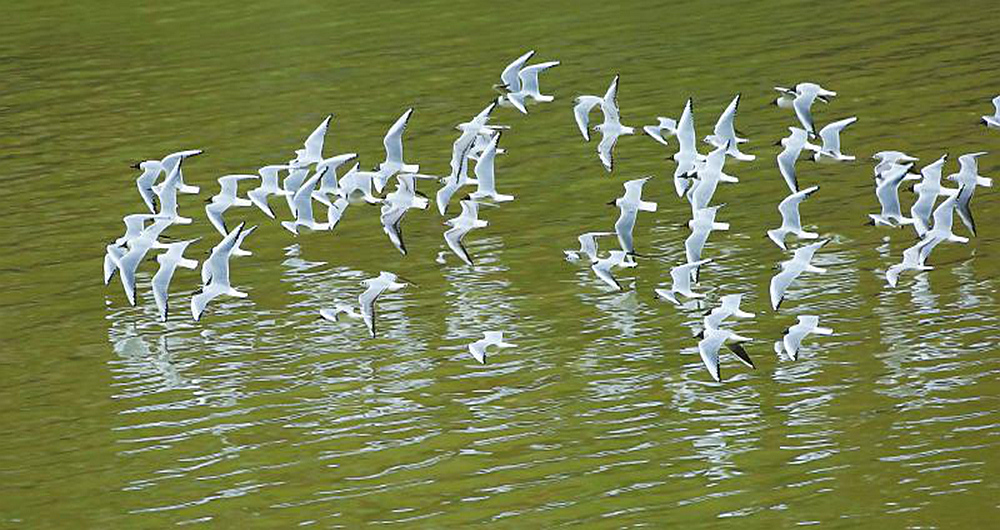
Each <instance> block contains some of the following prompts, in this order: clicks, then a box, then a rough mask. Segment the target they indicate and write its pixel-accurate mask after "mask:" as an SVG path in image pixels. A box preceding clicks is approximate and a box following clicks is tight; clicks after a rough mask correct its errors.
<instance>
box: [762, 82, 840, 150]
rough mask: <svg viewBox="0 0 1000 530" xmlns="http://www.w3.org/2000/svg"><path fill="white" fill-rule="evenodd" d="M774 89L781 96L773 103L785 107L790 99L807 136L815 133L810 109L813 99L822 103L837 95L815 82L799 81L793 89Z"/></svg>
mask: <svg viewBox="0 0 1000 530" xmlns="http://www.w3.org/2000/svg"><path fill="white" fill-rule="evenodd" d="M774 89H775V90H777V91H778V92H780V93H781V96H780V97H779V98H778V100H777V101H775V103H777V105H778V106H779V107H785V108H787V105H788V102H789V100H790V101H791V107H792V108H793V109H795V116H796V117H797V118H798V119H799V123H801V124H802V128H803V129H805V130H806V132H807V133H809V137H813V136H815V135H816V129H815V127H814V125H813V118H812V110H811V109H812V104H813V101H815V100H817V99H819V100H820V101H822V102H823V103H827V102H828V99H827V98H830V97H833V96H836V95H837V93H836V92H833V91H831V90H827V89H825V88H823V87H821V86H819V85H817V84H816V83H799V84H797V85H795V90H790V89H787V88H783V87H774Z"/></svg>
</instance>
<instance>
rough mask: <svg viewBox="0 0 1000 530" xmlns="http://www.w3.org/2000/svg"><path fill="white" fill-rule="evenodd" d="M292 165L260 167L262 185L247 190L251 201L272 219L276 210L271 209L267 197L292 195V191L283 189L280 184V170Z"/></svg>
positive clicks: (258, 171) (258, 172)
mask: <svg viewBox="0 0 1000 530" xmlns="http://www.w3.org/2000/svg"><path fill="white" fill-rule="evenodd" d="M290 167H291V166H288V165H269V166H264V167H262V168H260V169H258V170H257V174H259V175H260V186H257V187H256V188H254V189H252V190H250V191H248V192H247V197H249V198H250V202H252V203H253V204H255V205H256V206H257V207H258V208H260V211H262V212H264V215H266V216H268V217H270V218H271V219H274V212H272V211H271V206H270V205H268V203H267V198H268V197H269V196H271V195H282V196H284V195H291V193H290V192H288V191H285V190H283V189H282V188H281V186H280V185H279V184H278V172H279V171H284V170H286V169H289V168H290Z"/></svg>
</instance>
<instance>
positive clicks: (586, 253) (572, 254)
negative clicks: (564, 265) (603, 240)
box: [563, 232, 617, 263]
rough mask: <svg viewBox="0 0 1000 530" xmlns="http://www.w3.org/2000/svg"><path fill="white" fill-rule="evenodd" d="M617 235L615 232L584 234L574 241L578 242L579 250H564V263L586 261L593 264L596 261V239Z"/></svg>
mask: <svg viewBox="0 0 1000 530" xmlns="http://www.w3.org/2000/svg"><path fill="white" fill-rule="evenodd" d="M614 235H617V234H616V233H615V232H585V233H583V234H580V235H579V236H578V237H577V238H576V239H577V241H579V242H580V250H564V251H563V253H564V254H566V261H580V260H582V259H586V260H587V261H589V262H591V263H593V262H595V261H597V238H599V237H605V236H614Z"/></svg>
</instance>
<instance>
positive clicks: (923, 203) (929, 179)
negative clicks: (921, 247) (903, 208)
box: [910, 154, 958, 237]
mask: <svg viewBox="0 0 1000 530" xmlns="http://www.w3.org/2000/svg"><path fill="white" fill-rule="evenodd" d="M947 159H948V155H947V154H944V155H942V156H941V158H939V159H937V160H936V161H934V162H932V163H930V164H927V165H926V166H924V167H923V168H921V169H920V175H921V177H922V180H921V181H920V182H918V183H917V184H916V185H915V186H913V191H914V192H915V193H917V200H916V202H914V203H913V206H911V207H910V218H911V219H913V228H914V230H916V232H917V237H923V236H924V234H926V233H927V231H928V230H930V224H931V214H932V213H933V210H934V203H935V202H936V201H937V198H938V197H940V196H945V197H949V196H951V195H955V194H957V193H958V190H957V189H951V188H945V187H942V186H941V169H942V168H943V167H944V163H945V161H946V160H947Z"/></svg>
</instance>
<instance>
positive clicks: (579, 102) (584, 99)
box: [573, 96, 604, 142]
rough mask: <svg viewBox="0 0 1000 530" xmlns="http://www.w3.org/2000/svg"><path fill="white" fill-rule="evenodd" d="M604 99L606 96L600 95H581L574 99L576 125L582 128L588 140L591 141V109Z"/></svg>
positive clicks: (581, 131)
mask: <svg viewBox="0 0 1000 530" xmlns="http://www.w3.org/2000/svg"><path fill="white" fill-rule="evenodd" d="M603 101H604V98H602V97H600V96H579V97H577V98H576V99H575V100H574V102H575V104H574V105H573V118H574V119H575V120H576V126H577V128H579V129H580V134H582V135H583V139H584V140H586V141H588V142H589V141H590V111H591V110H593V108H594V107H596V106H597V105H600V104H601V103H602V102H603Z"/></svg>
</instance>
